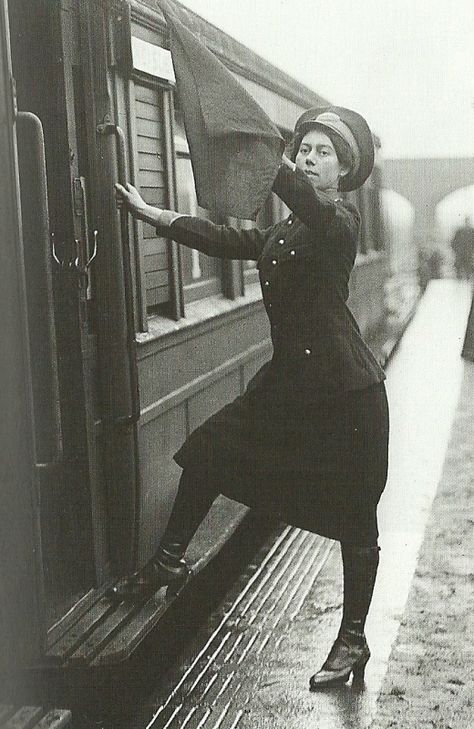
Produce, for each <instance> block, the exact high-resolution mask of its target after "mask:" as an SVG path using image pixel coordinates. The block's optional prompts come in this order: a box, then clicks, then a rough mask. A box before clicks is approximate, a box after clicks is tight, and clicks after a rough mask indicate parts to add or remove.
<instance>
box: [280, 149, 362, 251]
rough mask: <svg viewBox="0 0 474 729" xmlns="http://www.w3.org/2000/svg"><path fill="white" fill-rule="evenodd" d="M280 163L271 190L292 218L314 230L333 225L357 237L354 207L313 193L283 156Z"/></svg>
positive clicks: (356, 218)
mask: <svg viewBox="0 0 474 729" xmlns="http://www.w3.org/2000/svg"><path fill="white" fill-rule="evenodd" d="M283 163H284V164H282V165H281V166H280V168H279V170H278V174H277V176H276V178H275V181H274V183H273V188H272V189H273V192H275V193H276V194H277V195H278V197H279V198H281V200H283V202H284V203H285V205H287V206H288V207H289V208H290V210H291V211H292V212H293V213H294V214H295V215H296V217H297V218H299V219H300V220H301V221H302V222H303V223H305V225H307V226H308V227H309V228H311V229H315V230H321V229H322V228H323V229H324V228H329V226H331V225H332V224H333V223H335V222H337V223H338V225H337V228H338V229H339V230H341V229H342V230H345V231H346V233H347V234H349V235H350V236H351V237H354V238H357V235H358V229H359V221H360V217H359V213H358V212H357V210H356V208H355V207H353V206H348V205H341V203H336V202H334V200H332V199H331V197H330V196H329V195H327V194H326V193H324V192H322V191H321V190H316V189H315V188H314V186H313V185H312V184H311V182H310V181H309V180H308V178H307V177H306V175H305V174H304V172H302V171H301V170H299V169H297V168H296V165H294V164H293V163H292V162H291V161H290V160H288V158H285V157H284V158H283Z"/></svg>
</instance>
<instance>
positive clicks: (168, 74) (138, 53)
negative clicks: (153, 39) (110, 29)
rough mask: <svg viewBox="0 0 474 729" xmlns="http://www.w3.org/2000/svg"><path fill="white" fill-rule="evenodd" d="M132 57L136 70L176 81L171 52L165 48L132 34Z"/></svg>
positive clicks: (169, 80) (173, 82)
mask: <svg viewBox="0 0 474 729" xmlns="http://www.w3.org/2000/svg"><path fill="white" fill-rule="evenodd" d="M132 59H133V68H134V69H135V70H136V71H142V72H143V73H147V74H148V75H149V76H154V77H155V78H161V79H164V80H165V81H168V82H169V83H172V84H175V83H176V77H175V75H174V68H173V61H172V60H171V53H170V52H169V51H167V50H166V49H165V48H160V46H155V45H153V43H148V42H147V41H144V40H141V38H135V37H133V36H132Z"/></svg>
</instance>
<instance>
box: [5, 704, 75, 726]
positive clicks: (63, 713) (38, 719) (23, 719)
mask: <svg viewBox="0 0 474 729" xmlns="http://www.w3.org/2000/svg"><path fill="white" fill-rule="evenodd" d="M71 722H72V715H71V712H70V711H69V710H67V709H49V710H47V709H42V708H41V707H40V706H13V705H11V706H5V705H3V704H0V729H63V727H71V728H72V723H71Z"/></svg>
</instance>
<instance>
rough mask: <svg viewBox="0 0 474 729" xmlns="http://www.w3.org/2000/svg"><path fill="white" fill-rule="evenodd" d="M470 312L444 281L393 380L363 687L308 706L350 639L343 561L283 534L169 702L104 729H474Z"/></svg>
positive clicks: (423, 304)
mask: <svg viewBox="0 0 474 729" xmlns="http://www.w3.org/2000/svg"><path fill="white" fill-rule="evenodd" d="M470 297H471V290H470V287H469V285H468V284H465V283H459V282H456V281H452V280H439V281H432V282H431V283H430V285H429V286H428V289H427V291H426V293H425V294H424V296H423V298H422V299H421V301H420V303H419V305H418V309H417V312H416V314H415V316H414V318H413V319H412V321H411V323H410V325H409V326H408V328H407V330H406V332H405V334H404V336H403V338H402V340H401V342H400V343H399V346H398V347H397V350H396V351H395V352H394V354H393V356H392V358H391V360H390V363H389V365H388V367H387V388H388V394H389V400H390V405H391V443H390V470H389V481H388V484H387V488H386V491H385V493H384V495H383V498H382V501H381V505H380V531H381V537H380V544H381V550H382V551H381V565H380V571H379V576H378V580H377V585H376V591H375V594H374V600H373V604H372V609H371V613H370V616H369V620H368V624H367V636H368V641H369V645H370V646H371V650H372V658H371V660H370V661H369V663H368V666H367V671H366V674H365V682H364V683H363V684H362V685H355V684H351V683H350V682H349V683H348V684H346V685H344V686H342V687H338V688H332V689H326V690H324V691H321V692H317V693H311V692H310V691H309V690H308V679H309V676H310V675H311V674H312V673H314V672H315V670H317V669H318V668H319V666H320V665H321V663H322V661H323V660H324V658H325V656H326V654H327V651H328V649H329V647H330V646H331V644H332V641H333V639H334V637H335V635H336V633H337V629H338V626H339V621H340V610H341V607H342V604H341V582H342V575H341V567H340V557H339V553H338V552H339V546H338V545H337V543H335V542H332V541H331V540H327V539H323V538H320V537H318V536H317V535H313V534H310V533H308V532H304V531H302V530H299V529H295V528H292V527H285V528H282V529H281V531H280V532H279V533H278V534H277V535H276V536H272V538H271V539H270V540H268V541H267V542H266V543H265V545H264V546H263V547H262V548H261V550H260V551H259V553H258V554H257V555H256V556H255V558H254V559H253V560H252V561H251V562H250V564H248V565H247V567H246V568H245V571H244V572H243V573H242V574H241V575H240V578H239V579H238V581H237V582H236V583H235V584H234V586H233V587H232V588H231V590H230V591H229V592H228V593H227V594H226V596H225V598H224V600H223V602H222V603H221V604H220V605H219V607H218V608H217V610H215V611H214V612H213V614H212V615H211V617H210V618H209V619H208V620H207V622H206V623H205V625H203V626H202V627H201V628H200V630H199V631H198V632H197V634H196V635H195V637H194V638H193V640H192V643H191V645H188V646H187V647H186V650H185V652H184V654H183V656H182V657H181V659H179V660H178V662H177V663H176V664H175V665H174V666H173V667H172V668H171V669H170V670H169V671H168V673H167V675H166V676H165V677H164V678H163V676H161V678H160V681H159V686H158V687H155V688H153V689H152V690H151V689H150V690H148V689H147V692H146V695H144V694H142V695H141V696H140V698H139V699H138V700H136V701H135V703H134V704H133V705H130V704H129V705H128V706H126V707H125V706H119V705H117V706H116V707H115V711H114V712H113V716H112V715H111V714H110V713H108V712H106V713H108V715H107V716H106V715H105V714H104V716H103V721H101V722H100V724H97V725H98V726H99V725H100V726H102V727H104V728H106V729H111V728H112V727H113V728H114V729H178V728H179V729H184V728H185V727H187V729H237V728H238V729H250V728H252V729H260V728H261V729H280V728H281V729H283V728H284V729H293V728H294V729H296V728H297V727H298V729H303V728H304V729H352V728H353V729H368V728H369V727H372V729H388V728H389V727H391V728H393V727H400V729H402V727H403V729H411V728H412V727H413V728H414V727H417V728H418V727H425V726H426V727H428V726H429V727H436V728H437V729H468V727H470V726H472V724H471V723H470V722H471V721H472V716H471V712H472V707H471V699H472V695H473V688H474V668H473V655H472V643H471V642H470V639H469V636H472V627H473V626H472V614H473V605H472V601H473V599H472V593H470V592H469V585H470V584H472V564H471V563H470V561H469V558H468V555H469V554H472V531H473V525H474V519H473V514H472V511H469V510H470V508H472V507H471V506H470V503H469V498H470V496H471V495H472V487H473V485H474V453H473V448H472V443H473V442H474V418H473V415H472V414H473V412H474V364H472V363H470V362H466V361H465V360H463V359H461V357H460V353H461V348H462V342H463V337H464V331H465V325H466V321H467V316H468V312H469V305H470ZM143 670H144V671H146V670H147V669H146V668H145V669H143Z"/></svg>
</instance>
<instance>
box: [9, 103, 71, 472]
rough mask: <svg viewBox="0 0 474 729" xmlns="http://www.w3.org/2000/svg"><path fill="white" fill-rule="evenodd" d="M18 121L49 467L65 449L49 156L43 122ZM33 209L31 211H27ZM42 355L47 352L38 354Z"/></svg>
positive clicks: (43, 461)
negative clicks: (47, 170)
mask: <svg viewBox="0 0 474 729" xmlns="http://www.w3.org/2000/svg"><path fill="white" fill-rule="evenodd" d="M16 122H17V136H18V141H19V144H18V151H19V160H20V189H21V195H22V200H23V205H22V210H23V213H22V218H23V221H22V223H23V239H24V245H25V273H26V280H27V291H28V294H27V299H28V321H29V327H28V328H29V330H30V331H29V337H30V346H31V349H32V352H33V356H34V367H33V368H32V379H33V401H34V403H33V404H34V418H35V441H36V457H37V460H38V461H39V463H38V465H42V466H45V465H48V464H50V463H54V462H57V461H58V460H59V458H60V456H61V450H62V449H61V416H60V409H59V380H58V362H57V346H56V332H55V325H54V308H53V287H52V278H51V253H50V242H49V210H48V182H47V177H46V154H45V146H44V133H43V125H42V123H41V120H40V119H39V118H38V117H37V116H36V114H33V113H31V112H28V111H20V112H18V113H17V115H16ZM22 172H23V174H22ZM30 210H32V212H31V214H28V212H29V211H30ZM53 240H54V237H53ZM38 241H39V245H38ZM40 353H41V354H42V355H43V356H38V355H39V354H40Z"/></svg>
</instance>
